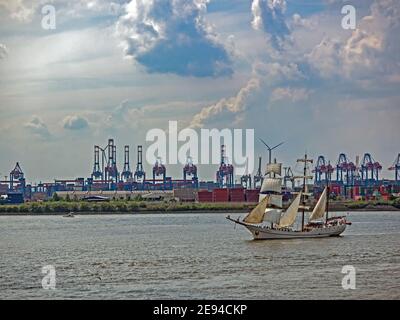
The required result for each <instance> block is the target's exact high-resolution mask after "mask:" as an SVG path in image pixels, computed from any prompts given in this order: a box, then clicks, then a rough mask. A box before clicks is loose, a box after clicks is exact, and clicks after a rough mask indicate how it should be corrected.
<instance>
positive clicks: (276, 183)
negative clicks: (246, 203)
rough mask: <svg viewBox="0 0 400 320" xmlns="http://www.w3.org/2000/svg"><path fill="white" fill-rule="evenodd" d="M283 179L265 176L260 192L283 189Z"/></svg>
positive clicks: (279, 191) (277, 191)
mask: <svg viewBox="0 0 400 320" xmlns="http://www.w3.org/2000/svg"><path fill="white" fill-rule="evenodd" d="M281 185H282V179H273V178H264V181H263V184H262V186H261V190H260V192H276V193H281V191H282V187H281Z"/></svg>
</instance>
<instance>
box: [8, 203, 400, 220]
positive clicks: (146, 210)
mask: <svg viewBox="0 0 400 320" xmlns="http://www.w3.org/2000/svg"><path fill="white" fill-rule="evenodd" d="M256 205H257V203H250V202H166V201H165V202H146V201H125V200H116V201H107V202H86V201H45V202H26V203H23V204H15V205H11V204H3V205H0V216H49V215H65V214H67V213H69V212H73V213H74V214H75V215H96V214H97V215H98V214H119V215H121V214H169V213H173V214H176V213H185V214H190V213H247V212H250V211H251V210H252V209H253V208H254V207H255V206H256ZM311 207H313V205H311ZM310 211H311V210H310ZM329 211H330V212H358V211H363V212H366V211H375V212H379V211H393V212H394V211H400V203H399V201H398V199H397V200H393V201H332V202H331V203H330V206H329Z"/></svg>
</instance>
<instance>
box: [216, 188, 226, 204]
mask: <svg viewBox="0 0 400 320" xmlns="http://www.w3.org/2000/svg"><path fill="white" fill-rule="evenodd" d="M213 201H214V202H229V189H214V190H213Z"/></svg>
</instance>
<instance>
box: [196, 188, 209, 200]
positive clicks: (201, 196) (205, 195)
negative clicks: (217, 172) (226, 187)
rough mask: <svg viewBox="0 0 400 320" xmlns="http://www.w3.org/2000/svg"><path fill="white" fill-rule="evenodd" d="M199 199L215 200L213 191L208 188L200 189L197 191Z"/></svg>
mask: <svg viewBox="0 0 400 320" xmlns="http://www.w3.org/2000/svg"><path fill="white" fill-rule="evenodd" d="M197 199H198V201H199V202H212V201H213V193H212V192H211V191H207V190H200V191H198V193H197Z"/></svg>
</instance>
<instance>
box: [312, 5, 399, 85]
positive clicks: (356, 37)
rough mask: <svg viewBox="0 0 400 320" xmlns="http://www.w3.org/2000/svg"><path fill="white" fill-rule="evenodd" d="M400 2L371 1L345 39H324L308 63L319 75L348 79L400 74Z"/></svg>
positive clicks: (387, 77) (313, 51) (379, 77)
mask: <svg viewBox="0 0 400 320" xmlns="http://www.w3.org/2000/svg"><path fill="white" fill-rule="evenodd" d="M399 33H400V2H399V1H396V0H382V1H376V2H374V3H373V4H372V5H371V7H370V14H369V15H366V16H364V17H362V18H361V19H360V21H359V22H358V25H357V29H356V30H354V31H353V32H352V33H351V35H350V36H349V37H348V38H347V39H346V40H345V41H343V40H339V39H335V38H325V39H323V40H322V42H321V43H320V44H319V45H317V46H316V47H315V48H314V49H313V50H312V51H311V53H310V54H309V55H308V62H309V63H310V65H312V66H313V67H314V68H315V70H317V71H318V72H319V73H320V74H321V76H322V77H324V78H329V77H332V76H337V75H340V76H341V77H344V78H347V79H349V80H354V81H356V80H358V79H363V78H366V77H369V78H371V79H372V78H374V79H375V80H376V81H377V82H380V83H381V82H382V80H384V81H393V79H397V78H398V77H399V76H400V63H399V56H400V43H399V41H398V35H399Z"/></svg>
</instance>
